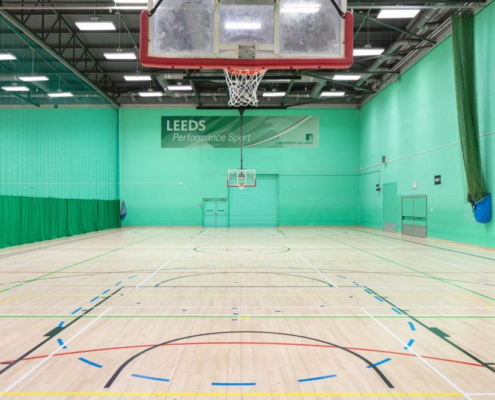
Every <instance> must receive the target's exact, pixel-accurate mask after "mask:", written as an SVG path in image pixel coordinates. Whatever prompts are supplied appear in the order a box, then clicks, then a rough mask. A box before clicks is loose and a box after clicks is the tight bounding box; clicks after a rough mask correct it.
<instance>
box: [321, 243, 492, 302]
mask: <svg viewBox="0 0 495 400" xmlns="http://www.w3.org/2000/svg"><path fill="white" fill-rule="evenodd" d="M320 236H322V237H324V238H327V239H328V240H333V241H334V242H337V243H340V244H343V245H344V246H348V247H350V248H352V249H354V250H359V251H362V252H363V253H366V254H369V255H372V256H374V257H377V258H380V259H382V260H385V261H388V262H390V263H392V264H395V265H398V266H399V267H403V268H407V269H409V270H411V271H415V272H417V273H419V274H422V275H425V276H428V277H430V278H432V279H436V280H437V281H440V282H443V283H446V284H447V285H451V286H454V287H456V288H458V289H462V290H465V291H466V292H470V293H474V294H476V295H478V296H481V297H484V298H485V299H489V300H492V301H495V298H493V297H490V296H487V295H484V294H482V293H478V292H476V291H474V290H471V289H467V288H465V287H463V286H461V285H457V284H455V283H452V282H449V281H447V280H445V279H442V278H437V277H436V276H433V275H430V274H428V273H426V272H423V271H419V270H417V269H415V268H412V267H408V266H407V265H403V264H400V263H398V262H395V261H392V260H389V259H388V258H385V257H382V256H379V255H377V254H373V253H371V252H369V251H366V250H363V249H360V248H359V247H354V246H352V245H350V244H347V243H344V242H341V241H339V240H335V239H331V238H329V237H327V236H324V235H321V234H320Z"/></svg>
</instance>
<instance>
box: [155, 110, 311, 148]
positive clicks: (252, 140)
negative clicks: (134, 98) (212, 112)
mask: <svg viewBox="0 0 495 400" xmlns="http://www.w3.org/2000/svg"><path fill="white" fill-rule="evenodd" d="M242 136H243V146H244V148H277V149H280V148H282V149H284V148H292V149H294V148H317V147H319V139H320V120H319V117H315V116H307V117H299V116H280V117H278V116H270V117H255V116H252V117H244V118H243V135H242ZM240 140H241V136H240V117H162V148H173V149H179V148H222V149H229V148H239V147H240Z"/></svg>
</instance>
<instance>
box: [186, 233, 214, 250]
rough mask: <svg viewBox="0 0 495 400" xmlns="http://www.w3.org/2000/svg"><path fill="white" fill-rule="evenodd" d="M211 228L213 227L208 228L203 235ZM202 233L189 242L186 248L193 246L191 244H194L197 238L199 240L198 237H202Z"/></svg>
mask: <svg viewBox="0 0 495 400" xmlns="http://www.w3.org/2000/svg"><path fill="white" fill-rule="evenodd" d="M210 229H211V228H208V229H207V230H206V231H204V232H203V233H202V234H201V235H204V234H205V233H206V232H208V231H209V230H210ZM201 235H198V237H197V238H196V239H194V240H193V241H192V242H191V243H189V244H188V245H187V246H186V249H188V248H189V247H191V246H192V244H193V243H194V242H195V241H196V240H198V239H199V238H200V237H201Z"/></svg>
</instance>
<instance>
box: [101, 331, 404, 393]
mask: <svg viewBox="0 0 495 400" xmlns="http://www.w3.org/2000/svg"><path fill="white" fill-rule="evenodd" d="M232 333H240V334H242V333H250V334H253V333H254V334H266V335H280V336H289V337H294V338H298V339H307V340H312V341H314V342H319V343H324V344H326V345H329V346H334V347H336V348H338V349H340V350H343V351H345V352H347V353H350V354H352V355H353V356H355V357H357V358H359V359H360V360H362V361H364V362H365V363H366V364H367V365H368V366H369V367H370V368H372V369H373V370H374V371H375V372H376V373H377V374H378V376H379V377H380V378H381V379H382V381H383V382H384V383H385V384H386V385H387V387H388V388H389V389H394V386H393V385H392V383H391V382H390V381H389V380H388V378H387V377H386V376H385V374H384V373H383V372H382V371H381V370H380V369H379V368H377V367H376V366H375V365H374V364H372V363H371V361H369V360H368V359H366V358H365V357H363V356H362V355H360V354H358V353H355V352H354V351H352V350H349V349H346V348H344V347H342V346H339V345H337V344H334V343H331V342H327V341H324V340H320V339H315V338H311V337H308V336H301V335H294V334H291V333H281V332H265V331H226V332H211V333H200V334H198V335H190V336H184V337H181V338H177V339H172V340H168V341H166V342H162V343H159V344H156V345H154V346H153V347H149V348H147V349H145V350H142V351H140V352H139V353H137V354H135V355H133V356H132V357H130V358H128V359H127V360H126V361H124V362H123V363H122V364H121V365H120V367H119V368H118V369H117V371H115V373H114V374H113V375H112V376H111V377H110V379H109V380H108V382H107V383H106V384H105V389H108V388H109V387H110V386H112V384H113V383H114V382H115V380H116V379H117V378H118V377H119V375H120V374H121V372H122V371H123V370H124V368H125V367H127V365H129V364H130V363H131V362H132V361H134V360H135V359H136V358H138V357H139V356H141V355H143V354H145V353H147V352H149V351H151V350H154V349H156V348H158V347H161V346H165V345H167V344H170V343H175V342H179V341H181V340H186V339H192V338H197V337H203V336H212V335H224V334H232Z"/></svg>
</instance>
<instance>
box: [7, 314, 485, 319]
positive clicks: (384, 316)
mask: <svg viewBox="0 0 495 400" xmlns="http://www.w3.org/2000/svg"><path fill="white" fill-rule="evenodd" d="M97 317H98V316H96V315H86V314H83V315H68V314H0V318H97ZM230 317H232V315H231V314H188V315H183V314H111V315H105V316H104V317H103V318H230ZM243 317H244V318H274V319H291V318H306V319H325V318H329V319H332V318H335V319H338V318H348V319H353V318H354V319H359V318H361V319H365V318H369V317H368V316H367V315H354V314H292V315H291V314H288V315H281V314H246V315H243ZM374 317H375V318H380V319H408V318H410V317H414V318H422V319H426V318H428V319H431V318H433V319H495V315H469V314H466V315H448V314H447V315H445V314H442V315H435V314H431V315H429V314H428V315H415V314H408V315H390V314H378V315H374Z"/></svg>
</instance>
